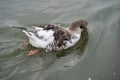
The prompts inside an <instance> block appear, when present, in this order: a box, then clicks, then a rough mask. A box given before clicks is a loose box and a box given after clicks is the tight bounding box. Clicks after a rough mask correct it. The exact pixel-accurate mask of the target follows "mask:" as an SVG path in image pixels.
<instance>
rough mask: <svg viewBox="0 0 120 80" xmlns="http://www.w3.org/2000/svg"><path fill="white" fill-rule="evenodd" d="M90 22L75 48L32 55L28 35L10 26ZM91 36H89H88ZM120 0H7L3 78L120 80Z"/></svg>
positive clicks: (0, 59)
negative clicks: (29, 52) (25, 46)
mask: <svg viewBox="0 0 120 80" xmlns="http://www.w3.org/2000/svg"><path fill="white" fill-rule="evenodd" d="M78 19H85V20H87V21H88V34H87V33H83V34H82V36H83V37H82V38H81V40H80V41H79V42H78V43H77V45H75V46H74V47H72V48H70V49H68V50H63V51H60V52H50V53H46V52H45V51H44V50H43V51H41V53H40V54H37V55H35V56H32V57H27V56H26V52H27V51H28V50H29V49H32V48H31V47H28V48H23V47H20V45H19V43H20V42H27V41H28V39H27V37H26V36H25V35H24V34H23V33H22V31H21V30H19V29H13V28H9V27H6V26H11V25H14V26H24V27H26V28H30V27H31V25H35V24H47V23H60V24H65V25H68V24H70V23H71V22H72V21H75V20H78ZM88 35H89V38H88ZM119 41H120V1H119V0H24V1H21V0H1V1H0V80H120V62H119V58H120V45H119Z"/></svg>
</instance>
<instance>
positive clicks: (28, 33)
mask: <svg viewBox="0 0 120 80" xmlns="http://www.w3.org/2000/svg"><path fill="white" fill-rule="evenodd" d="M22 32H23V33H25V34H26V35H27V36H28V37H31V36H32V32H28V31H26V30H22Z"/></svg>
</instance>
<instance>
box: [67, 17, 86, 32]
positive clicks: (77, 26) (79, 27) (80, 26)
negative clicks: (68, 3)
mask: <svg viewBox="0 0 120 80" xmlns="http://www.w3.org/2000/svg"><path fill="white" fill-rule="evenodd" d="M87 25H88V23H87V21H85V20H83V19H81V20H77V21H75V22H73V23H72V24H71V25H70V27H69V31H71V32H75V33H80V32H81V31H87Z"/></svg>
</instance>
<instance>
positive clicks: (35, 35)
mask: <svg viewBox="0 0 120 80" xmlns="http://www.w3.org/2000/svg"><path fill="white" fill-rule="evenodd" d="M81 25H82V28H80V26H81ZM86 28H87V22H86V21H85V20H78V21H75V22H73V23H72V24H71V25H70V26H69V27H68V28H63V27H61V26H60V25H54V24H48V25H45V26H39V27H37V26H34V30H33V31H32V32H29V31H25V30H23V32H24V33H25V34H26V35H27V36H28V38H29V42H30V44H31V45H32V46H34V47H36V48H44V49H46V51H59V50H62V49H67V48H69V47H71V46H73V45H74V44H75V43H76V42H77V41H78V40H79V39H80V36H81V31H82V29H83V30H84V29H86ZM71 29H72V30H71Z"/></svg>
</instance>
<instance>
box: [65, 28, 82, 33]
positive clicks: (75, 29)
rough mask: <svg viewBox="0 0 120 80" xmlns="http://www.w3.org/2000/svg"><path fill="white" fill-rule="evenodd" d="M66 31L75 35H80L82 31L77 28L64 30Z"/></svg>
mask: <svg viewBox="0 0 120 80" xmlns="http://www.w3.org/2000/svg"><path fill="white" fill-rule="evenodd" d="M66 30H67V31H69V32H71V33H76V34H81V32H82V30H81V29H80V28H79V27H78V28H74V29H72V28H71V27H69V28H66Z"/></svg>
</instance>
